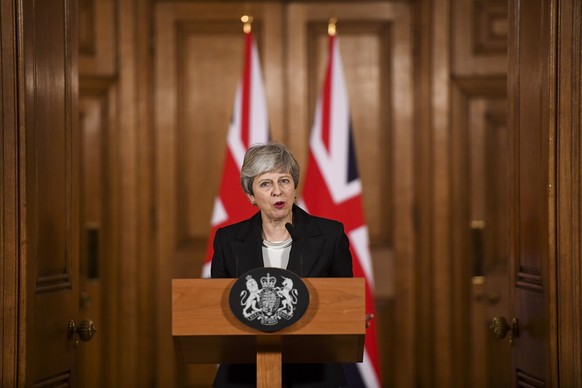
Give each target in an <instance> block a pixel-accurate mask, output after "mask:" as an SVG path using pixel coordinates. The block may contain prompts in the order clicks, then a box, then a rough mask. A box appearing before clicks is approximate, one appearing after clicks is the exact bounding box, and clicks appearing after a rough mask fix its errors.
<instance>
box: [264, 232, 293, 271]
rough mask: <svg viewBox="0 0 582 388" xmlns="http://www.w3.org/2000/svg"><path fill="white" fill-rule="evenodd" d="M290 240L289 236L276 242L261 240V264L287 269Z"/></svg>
mask: <svg viewBox="0 0 582 388" xmlns="http://www.w3.org/2000/svg"><path fill="white" fill-rule="evenodd" d="M292 242H293V240H292V239H291V237H289V238H288V239H287V240H283V241H276V242H271V241H267V240H263V265H264V266H265V267H276V268H283V269H287V264H289V254H290V253H291V243H292Z"/></svg>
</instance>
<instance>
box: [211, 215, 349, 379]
mask: <svg viewBox="0 0 582 388" xmlns="http://www.w3.org/2000/svg"><path fill="white" fill-rule="evenodd" d="M292 238H293V245H292V246H291V253H290V255H289V264H288V266H287V269H288V270H290V271H293V272H295V273H296V274H297V275H299V276H301V277H352V276H353V274H352V255H351V253H350V249H349V240H348V237H347V236H346V234H345V232H344V227H343V224H342V223H340V222H337V221H333V220H329V219H326V218H321V217H315V216H312V215H309V214H307V213H306V212H305V211H304V210H303V209H301V208H300V207H298V206H296V205H294V206H293V234H292ZM262 242H263V238H262V220H261V213H260V212H258V213H257V214H255V215H254V216H252V217H251V218H249V219H247V220H245V221H242V222H239V223H237V224H233V225H229V226H226V227H224V228H220V229H218V230H217V231H216V236H215V237H214V255H213V256H212V264H211V267H210V273H211V276H212V277H213V278H238V277H240V276H241V275H242V274H244V273H245V272H247V271H250V270H252V269H255V268H260V267H263V252H262ZM306 351H309V349H306ZM345 384H346V380H345V376H344V372H343V370H342V367H341V365H339V364H284V365H283V386H285V387H336V388H337V387H340V386H343V385H345ZM214 386H215V387H253V386H256V367H255V365H254V364H252V365H241V364H221V365H220V367H219V369H218V372H217V374H216V379H215V380H214Z"/></svg>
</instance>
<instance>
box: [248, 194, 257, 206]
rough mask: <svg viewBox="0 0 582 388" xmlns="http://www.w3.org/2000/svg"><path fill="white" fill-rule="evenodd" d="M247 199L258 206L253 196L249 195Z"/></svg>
mask: <svg viewBox="0 0 582 388" xmlns="http://www.w3.org/2000/svg"><path fill="white" fill-rule="evenodd" d="M247 198H248V199H249V201H251V205H253V206H257V202H256V201H255V196H254V195H252V194H247Z"/></svg>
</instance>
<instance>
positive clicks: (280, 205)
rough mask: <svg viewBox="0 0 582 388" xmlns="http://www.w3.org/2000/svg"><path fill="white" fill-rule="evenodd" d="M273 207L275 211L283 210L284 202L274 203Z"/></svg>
mask: <svg viewBox="0 0 582 388" xmlns="http://www.w3.org/2000/svg"><path fill="white" fill-rule="evenodd" d="M273 206H275V208H277V209H283V208H284V207H285V202H283V201H279V202H275V203H274V204H273Z"/></svg>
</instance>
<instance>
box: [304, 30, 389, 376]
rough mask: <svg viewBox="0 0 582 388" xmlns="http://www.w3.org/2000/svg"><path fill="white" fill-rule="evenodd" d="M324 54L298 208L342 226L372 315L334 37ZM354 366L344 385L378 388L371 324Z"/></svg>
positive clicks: (345, 100)
mask: <svg viewBox="0 0 582 388" xmlns="http://www.w3.org/2000/svg"><path fill="white" fill-rule="evenodd" d="M328 55H329V57H328V63H327V69H326V74H325V81H324V84H323V91H322V95H321V96H320V98H319V100H318V102H317V107H316V111H315V119H314V123H313V127H312V130H311V137H310V141H309V159H308V165H307V169H306V177H305V189H304V192H303V197H302V205H303V206H304V207H305V209H306V210H308V211H309V212H310V213H312V214H314V215H318V216H322V217H327V218H331V219H335V220H338V221H341V222H342V223H343V224H344V228H345V231H346V234H347V235H348V238H349V240H350V249H351V252H352V257H353V271H354V276H355V277H365V278H366V313H367V314H373V313H374V295H373V289H374V277H373V273H372V261H371V255H370V250H369V244H368V229H367V227H366V222H365V220H364V214H363V208H362V196H361V193H362V187H361V182H360V178H359V175H358V168H357V163H356V153H355V149H354V141H353V138H352V127H351V120H350V110H349V104H348V95H347V88H346V84H345V79H344V73H343V65H342V61H341V57H340V53H339V41H338V39H337V37H336V36H335V34H330V36H329V54H328ZM356 365H357V367H358V368H357V372H356V373H349V371H348V373H347V375H348V380H349V381H348V383H350V386H354V385H357V386H365V387H379V386H380V373H379V370H380V369H379V360H378V351H377V343H376V330H375V324H374V320H372V321H371V325H370V327H369V328H368V329H367V330H366V340H365V350H364V361H363V363H359V364H356ZM354 369H355V368H354ZM350 380H351V381H350ZM354 380H355V381H354Z"/></svg>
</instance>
